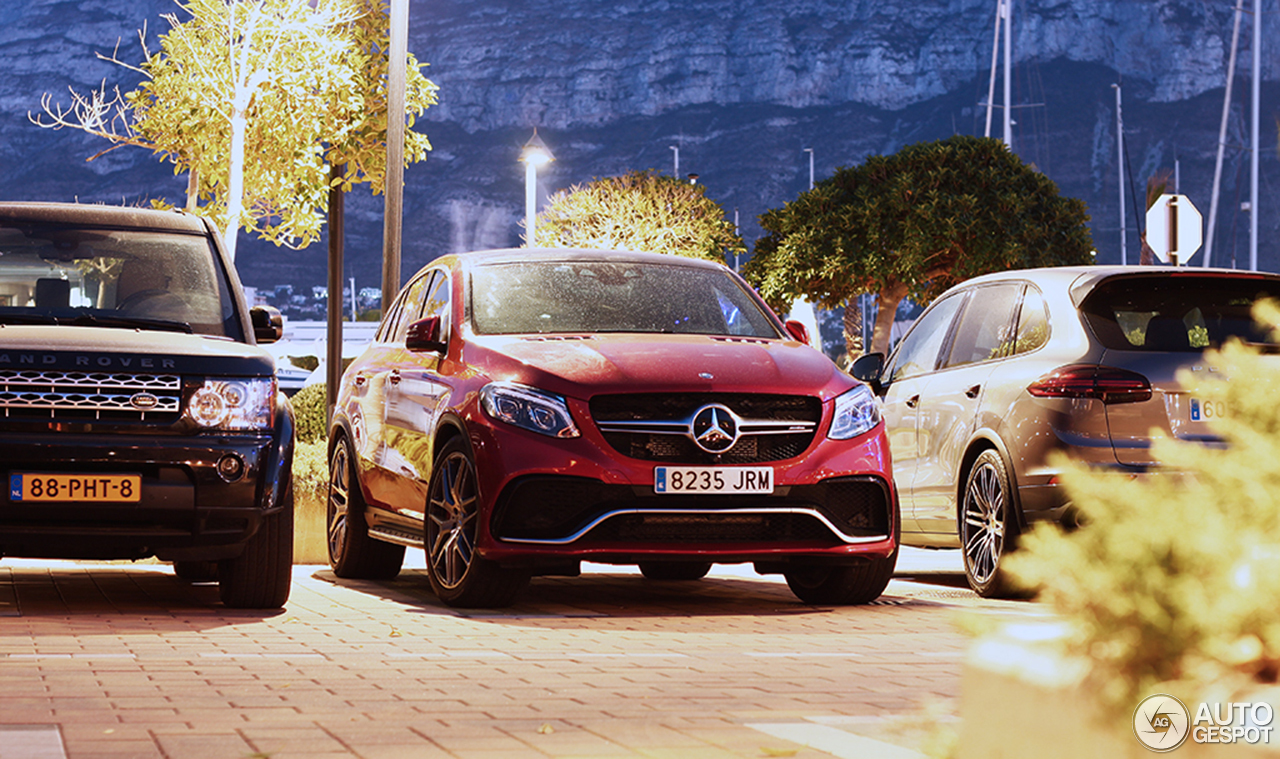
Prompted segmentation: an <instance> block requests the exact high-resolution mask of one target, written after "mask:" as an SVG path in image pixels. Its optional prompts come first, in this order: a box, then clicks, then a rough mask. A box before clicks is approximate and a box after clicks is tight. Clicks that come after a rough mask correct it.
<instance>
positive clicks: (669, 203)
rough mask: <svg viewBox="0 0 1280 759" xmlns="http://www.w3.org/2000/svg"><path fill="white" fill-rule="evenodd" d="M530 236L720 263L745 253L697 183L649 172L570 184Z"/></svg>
mask: <svg viewBox="0 0 1280 759" xmlns="http://www.w3.org/2000/svg"><path fill="white" fill-rule="evenodd" d="M534 234H535V236H536V237H537V240H536V243H537V244H538V245H540V246H544V247H558V248H604V249H625V250H640V251H648V252H651V253H670V254H673V255H678V256H687V257H689V258H705V259H710V260H713V261H720V262H721V263H724V261H725V256H726V254H741V253H745V252H746V246H745V245H743V243H742V238H741V237H739V236H738V234H737V232H736V231H734V228H733V224H732V223H731V222H729V221H728V220H727V219H725V215H724V209H723V208H721V207H720V205H719V204H718V203H716V202H715V201H714V200H712V199H710V198H708V197H707V196H706V192H705V190H704V188H703V186H702V185H697V184H692V183H689V182H682V181H680V180H678V179H675V178H673V177H667V176H662V175H660V174H657V173H656V172H654V171H633V172H630V173H628V174H625V175H623V176H620V177H606V178H604V179H596V180H594V181H592V182H590V183H588V184H586V185H575V186H574V187H572V188H571V189H569V190H567V191H561V192H558V193H556V194H555V195H553V196H552V197H551V200H550V202H549V204H548V205H547V207H546V208H545V209H543V211H542V213H540V214H538V221H537V224H536V225H535V230H534Z"/></svg>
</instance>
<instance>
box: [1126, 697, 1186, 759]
mask: <svg viewBox="0 0 1280 759" xmlns="http://www.w3.org/2000/svg"><path fill="white" fill-rule="evenodd" d="M1190 721H1191V714H1190V713H1189V712H1188V711H1187V707H1186V705H1185V704H1183V703H1182V702H1181V701H1179V700H1178V699H1176V698H1174V697H1173V696H1169V695H1165V694H1163V693H1160V694H1157V695H1154V696H1147V697H1146V698H1144V699H1143V700H1142V703H1140V704H1138V708H1137V709H1135V710H1134V711H1133V734H1134V735H1136V736H1137V737H1138V741H1139V742H1140V743H1142V745H1144V746H1146V747H1147V748H1149V749H1151V750H1152V751H1156V752H1159V753H1164V752H1166V751H1172V750H1174V749H1175V748H1177V747H1178V746H1181V745H1182V742H1183V741H1185V740H1186V739H1187V733H1188V730H1187V728H1188V723H1190Z"/></svg>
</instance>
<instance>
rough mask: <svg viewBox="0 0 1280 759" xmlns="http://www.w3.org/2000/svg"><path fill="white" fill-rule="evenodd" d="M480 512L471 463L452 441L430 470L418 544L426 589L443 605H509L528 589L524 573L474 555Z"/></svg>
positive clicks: (458, 442) (459, 442) (456, 440)
mask: <svg viewBox="0 0 1280 759" xmlns="http://www.w3.org/2000/svg"><path fill="white" fill-rule="evenodd" d="M479 508H480V490H479V479H478V477H477V475H476V465H475V460H474V459H473V458H472V456H471V451H470V449H469V448H468V446H467V443H466V441H465V440H464V439H463V438H453V439H452V440H450V441H449V442H448V443H446V444H445V445H444V447H443V448H442V449H441V450H440V453H439V455H437V456H436V463H435V466H434V467H433V468H432V471H431V481H430V483H429V484H428V486H427V508H426V519H425V522H426V524H425V528H424V545H423V548H424V550H425V552H426V557H427V577H428V578H429V579H430V581H431V589H432V590H433V591H435V594H436V597H437V598H439V599H440V600H441V601H442V602H444V603H445V604H446V605H448V606H454V607H459V608H476V607H485V608H496V607H501V606H510V605H511V604H512V603H513V602H514V601H515V599H516V597H517V596H518V595H520V592H521V591H522V590H524V589H525V587H526V586H527V585H528V584H529V578H530V574H529V572H528V571H524V570H519V569H510V568H506V567H502V566H499V565H498V564H497V563H496V562H493V561H489V560H488V559H485V558H483V557H481V556H480V555H479V554H478V553H477V552H476V535H477V532H478V529H479V521H480V511H479Z"/></svg>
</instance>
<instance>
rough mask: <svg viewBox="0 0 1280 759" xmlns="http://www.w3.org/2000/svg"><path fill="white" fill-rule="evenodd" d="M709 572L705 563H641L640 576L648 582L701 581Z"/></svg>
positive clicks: (709, 564) (709, 568) (707, 563)
mask: <svg viewBox="0 0 1280 759" xmlns="http://www.w3.org/2000/svg"><path fill="white" fill-rule="evenodd" d="M710 571H711V562H707V561H642V562H640V574H642V575H644V576H645V578H647V579H649V580H701V579H702V578H703V577H706V576H707V572H710Z"/></svg>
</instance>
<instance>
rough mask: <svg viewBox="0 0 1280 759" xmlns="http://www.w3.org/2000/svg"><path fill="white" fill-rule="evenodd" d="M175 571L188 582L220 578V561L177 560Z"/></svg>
mask: <svg viewBox="0 0 1280 759" xmlns="http://www.w3.org/2000/svg"><path fill="white" fill-rule="evenodd" d="M173 573H174V574H175V575H177V576H178V577H181V578H182V579H184V580H186V581H187V582H210V581H212V580H216V579H218V562H216V561H175V562H173Z"/></svg>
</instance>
